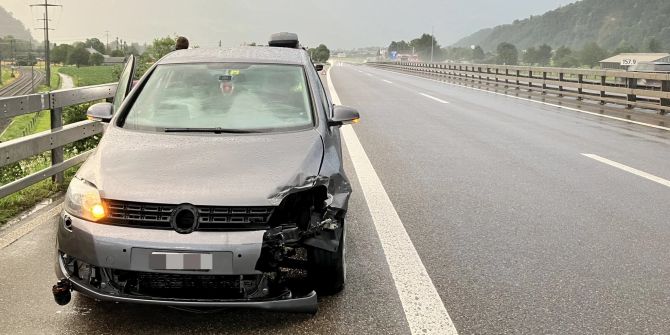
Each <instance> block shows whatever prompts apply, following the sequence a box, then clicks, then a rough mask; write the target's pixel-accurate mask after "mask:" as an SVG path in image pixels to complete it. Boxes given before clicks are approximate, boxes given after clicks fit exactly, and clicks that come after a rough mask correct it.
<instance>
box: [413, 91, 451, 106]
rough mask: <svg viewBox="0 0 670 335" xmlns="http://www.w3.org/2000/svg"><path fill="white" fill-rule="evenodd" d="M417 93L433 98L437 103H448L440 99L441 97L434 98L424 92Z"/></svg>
mask: <svg viewBox="0 0 670 335" xmlns="http://www.w3.org/2000/svg"><path fill="white" fill-rule="evenodd" d="M419 94H421V95H423V96H424V97H426V98H428V99H433V100H435V101H437V102H439V103H442V104H448V103H449V101H444V100H442V99H439V98H436V97H434V96H432V95H428V94H426V93H419Z"/></svg>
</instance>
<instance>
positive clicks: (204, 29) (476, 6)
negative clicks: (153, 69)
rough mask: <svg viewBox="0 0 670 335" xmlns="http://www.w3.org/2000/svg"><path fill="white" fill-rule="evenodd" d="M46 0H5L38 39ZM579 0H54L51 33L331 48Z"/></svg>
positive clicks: (464, 29) (474, 26)
mask: <svg viewBox="0 0 670 335" xmlns="http://www.w3.org/2000/svg"><path fill="white" fill-rule="evenodd" d="M39 1H43V0H0V5H2V6H3V7H5V9H7V10H8V11H10V12H12V13H14V17H16V18H18V19H19V20H21V21H23V22H24V24H25V25H26V27H27V28H29V29H30V31H31V33H32V34H33V36H34V37H35V38H36V39H37V40H42V39H43V38H42V31H41V30H35V29H34V28H36V27H38V26H40V25H41V21H37V19H38V18H42V8H41V7H39V8H32V9H31V7H29V4H32V3H36V2H39ZM570 2H574V0H506V1H501V0H444V1H440V0H410V1H396V0H386V1H381V0H334V1H328V2H326V1H319V0H208V1H205V0H181V1H169V0H163V1H158V0H105V1H100V0H50V3H53V4H59V5H63V7H60V8H59V7H56V8H54V7H51V10H50V17H51V18H53V21H51V24H52V27H53V28H54V29H55V30H54V31H52V32H51V36H50V39H51V40H52V41H53V42H55V43H71V42H74V41H78V40H83V39H85V38H88V37H97V38H99V39H100V40H101V41H102V42H103V43H105V42H106V38H107V37H106V34H105V31H109V40H110V41H112V40H114V39H115V38H116V37H117V36H118V37H119V38H120V39H122V40H126V41H128V42H145V41H148V42H150V41H152V40H153V38H154V37H157V36H166V35H175V34H180V35H184V36H187V37H188V38H189V39H190V40H191V43H192V44H198V45H200V46H202V47H205V46H216V45H218V43H219V40H222V44H223V45H224V46H235V45H239V44H240V43H243V42H258V43H267V39H268V37H269V35H270V33H272V32H278V31H290V32H296V33H298V35H299V36H300V40H301V42H302V44H303V45H306V46H314V45H315V44H318V43H325V44H326V45H328V46H329V47H330V48H353V47H365V46H385V45H388V43H389V42H390V41H391V40H400V39H405V40H411V39H412V38H415V37H417V36H418V35H420V34H421V33H422V32H428V33H429V32H430V30H431V26H434V27H435V36H436V38H437V40H438V42H439V43H440V44H441V45H449V44H451V43H453V42H456V41H457V40H458V39H460V38H461V37H465V36H467V35H469V34H470V33H473V32H475V31H477V30H479V29H481V28H486V27H492V26H495V25H498V24H502V23H509V22H511V21H513V20H514V19H518V18H525V17H528V16H530V15H537V14H542V13H544V12H546V11H548V10H551V9H554V8H557V7H559V6H561V5H565V4H567V3H570Z"/></svg>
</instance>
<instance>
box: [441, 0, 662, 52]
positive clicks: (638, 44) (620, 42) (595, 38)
mask: <svg viewBox="0 0 670 335" xmlns="http://www.w3.org/2000/svg"><path fill="white" fill-rule="evenodd" d="M652 39H653V40H655V41H658V43H660V45H661V48H662V49H663V50H666V51H667V50H668V49H670V1H668V0H634V1H631V0H582V1H578V2H576V3H573V4H570V5H567V6H564V7H561V8H558V9H556V10H552V11H549V12H547V13H545V14H544V15H540V16H532V17H530V18H526V19H523V20H516V21H514V22H513V23H511V24H506V25H501V26H498V27H494V28H488V29H483V30H480V31H478V32H476V33H474V34H472V35H470V36H468V37H465V38H463V39H461V40H460V41H458V42H457V43H456V44H454V46H455V47H469V46H472V45H478V46H481V47H482V48H483V49H484V50H485V51H495V50H496V48H497V47H498V46H499V45H500V44H501V43H504V42H507V43H511V44H514V45H516V46H517V47H518V48H519V49H521V50H524V49H526V48H528V47H532V46H538V45H541V44H544V43H546V44H548V45H550V46H552V47H553V48H554V49H556V48H559V47H561V46H565V47H568V48H572V49H580V48H583V47H584V46H585V45H586V44H589V43H596V44H598V45H599V46H601V47H602V48H604V49H607V50H615V49H630V50H639V51H643V50H644V49H645V48H646V47H647V46H648V45H649V44H650V41H651V40H652Z"/></svg>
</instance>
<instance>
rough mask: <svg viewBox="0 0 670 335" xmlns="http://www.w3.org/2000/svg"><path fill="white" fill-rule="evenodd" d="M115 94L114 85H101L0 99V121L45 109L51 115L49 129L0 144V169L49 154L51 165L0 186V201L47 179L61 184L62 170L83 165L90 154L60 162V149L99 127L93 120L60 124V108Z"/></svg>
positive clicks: (85, 136) (86, 136)
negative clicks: (49, 152) (36, 156)
mask: <svg viewBox="0 0 670 335" xmlns="http://www.w3.org/2000/svg"><path fill="white" fill-rule="evenodd" d="M115 92H116V84H104V85H96V86H86V87H79V88H74V89H64V90H57V91H51V92H45V93H38V94H30V95H21V96H15V97H6V98H0V121H1V120H3V119H7V118H12V117H15V116H19V115H24V114H30V113H35V112H40V111H42V110H49V112H50V114H51V129H50V130H47V131H44V132H40V133H36V134H33V135H28V136H23V137H19V138H17V139H13V140H10V141H7V142H3V143H0V167H4V166H7V165H9V164H12V163H16V162H19V161H21V160H24V159H28V158H30V157H33V156H35V155H40V154H42V153H44V152H47V151H51V166H49V167H48V168H45V169H43V170H40V171H38V172H36V173H33V174H31V175H28V176H25V177H23V178H20V179H17V180H14V181H12V182H10V183H8V184H5V185H2V186H0V198H2V197H5V196H7V195H10V194H12V193H14V192H17V191H20V190H22V189H24V188H26V187H28V186H30V185H32V184H35V183H37V182H39V181H41V180H44V179H46V178H49V177H52V178H53V180H54V181H55V182H56V183H62V182H63V171H65V170H67V169H68V168H71V167H73V166H75V165H77V164H79V163H82V162H84V161H85V160H86V158H87V157H88V156H89V155H90V154H91V152H92V151H86V152H83V153H81V154H78V155H76V156H74V157H71V158H69V159H67V160H64V157H63V156H64V155H63V146H65V145H67V144H70V143H73V142H76V141H78V140H82V139H85V138H88V137H91V136H94V135H97V134H99V133H101V132H102V130H103V126H102V124H101V123H100V122H96V121H80V122H76V123H72V124H68V125H63V108H64V107H68V106H75V105H80V104H83V103H87V102H92V101H98V100H103V99H111V98H112V97H113V96H114V93H115Z"/></svg>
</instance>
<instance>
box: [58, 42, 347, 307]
mask: <svg viewBox="0 0 670 335" xmlns="http://www.w3.org/2000/svg"><path fill="white" fill-rule="evenodd" d="M282 42H286V41H285V40H284V41H282ZM271 44H272V43H271ZM281 45H282V46H281V47H278V46H268V47H239V48H231V49H227V48H216V49H191V50H179V51H175V52H172V53H170V54H168V55H167V56H165V57H164V58H162V59H161V60H159V61H158V62H157V63H156V64H154V65H153V66H152V67H151V68H150V69H149V70H148V71H147V72H146V74H145V75H144V76H143V77H142V78H141V79H140V80H139V81H138V82H137V83H136V84H135V85H133V74H134V69H135V60H134V58H132V57H131V59H130V60H129V61H128V63H127V64H126V66H125V68H124V69H123V72H122V73H121V78H120V81H119V84H118V87H117V92H116V96H115V98H114V102H113V103H108V102H104V103H99V104H96V105H93V106H91V107H90V108H89V111H88V116H89V118H90V119H95V120H99V121H101V122H105V123H108V125H107V126H106V130H105V133H104V136H103V137H102V139H101V141H100V144H99V146H98V148H97V149H96V151H95V152H94V153H93V154H91V156H90V157H89V158H88V159H87V161H86V162H85V163H84V164H83V165H82V167H81V168H80V169H79V171H78V172H77V173H76V175H75V177H74V178H73V179H72V182H71V183H70V185H69V188H68V191H67V194H66V198H65V202H64V209H63V211H62V214H61V220H60V222H59V226H58V232H57V256H56V258H57V259H56V273H57V276H58V283H57V284H56V285H55V286H54V287H53V293H54V297H55V299H56V301H57V302H58V303H59V304H67V303H68V302H69V301H70V298H71V294H70V292H71V291H77V292H78V293H79V294H83V295H85V296H88V297H91V298H94V299H97V300H104V301H115V302H131V303H145V304H158V305H168V306H176V307H181V308H194V309H201V308H260V309H270V310H279V311H288V312H301V313H303V312H304V313H316V311H317V308H318V307H317V306H318V304H317V293H318V294H319V295H322V294H324V295H329V294H335V293H337V292H339V291H340V290H342V288H343V287H344V284H345V277H346V272H345V266H346V265H345V235H346V234H345V226H346V223H345V215H346V212H347V203H348V201H349V196H350V194H351V186H350V184H349V181H348V179H347V176H346V175H345V173H344V170H343V166H342V148H341V139H340V129H339V128H340V126H342V125H344V124H349V123H356V122H357V121H358V120H359V115H358V112H357V111H356V110H354V109H353V108H349V107H345V106H334V105H333V104H332V103H331V102H330V99H329V97H328V96H327V94H326V91H325V89H324V86H323V84H322V83H321V80H320V78H319V75H318V73H317V71H316V69H315V66H314V65H313V64H312V62H311V60H310V58H309V56H308V54H307V52H306V51H305V50H303V49H302V48H299V47H296V46H298V44H297V40H296V43H295V46H293V47H287V46H286V44H285V43H283V44H281ZM131 87H132V89H131Z"/></svg>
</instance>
